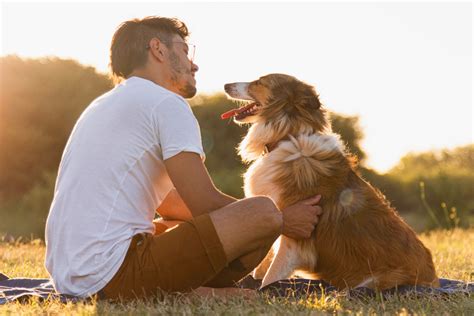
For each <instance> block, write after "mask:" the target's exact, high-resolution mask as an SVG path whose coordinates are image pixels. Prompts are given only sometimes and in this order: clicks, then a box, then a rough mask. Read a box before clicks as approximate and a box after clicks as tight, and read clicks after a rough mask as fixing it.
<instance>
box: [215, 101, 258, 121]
mask: <svg viewBox="0 0 474 316" xmlns="http://www.w3.org/2000/svg"><path fill="white" fill-rule="evenodd" d="M254 105H255V102H252V103H250V104H247V105H246V106H243V107H241V108H238V109H232V110H230V111H227V112H225V113H222V114H221V119H223V120H226V119H228V118H231V117H234V116H236V115H237V114H239V113H242V112H244V111H245V110H248V109H250V108H251V107H252V106H254Z"/></svg>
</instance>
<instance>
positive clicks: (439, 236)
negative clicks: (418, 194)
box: [0, 229, 474, 315]
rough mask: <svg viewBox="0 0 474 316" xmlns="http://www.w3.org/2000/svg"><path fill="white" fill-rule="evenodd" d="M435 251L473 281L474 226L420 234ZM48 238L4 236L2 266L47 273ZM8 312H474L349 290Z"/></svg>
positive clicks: (449, 274) (472, 302)
mask: <svg viewBox="0 0 474 316" xmlns="http://www.w3.org/2000/svg"><path fill="white" fill-rule="evenodd" d="M421 238H422V240H423V241H424V242H425V244H426V245H427V246H428V248H430V249H431V251H432V252H433V257H434V261H435V265H436V267H437V271H438V275H439V276H440V277H443V278H452V279H460V280H464V281H472V280H473V278H474V252H473V250H472V249H473V247H474V229H469V230H460V229H456V230H452V231H435V232H430V233H426V234H422V235H421ZM44 251H45V246H44V244H43V243H42V242H41V241H39V240H36V241H33V242H30V243H21V242H17V243H7V242H0V271H1V272H3V273H5V274H7V275H9V276H10V277H33V278H45V277H47V273H46V270H45V269H44V266H43V260H44ZM0 313H1V314H6V315H19V314H22V315H39V314H41V315H49V314H53V315H58V314H60V315H63V314H66V315H68V314H79V315H91V314H114V315H115V314H123V315H135V314H137V315H147V314H173V315H174V314H180V315H182V314H193V315H194V314H196V315H214V314H231V315H234V314H237V315H247V314H252V315H255V314H271V315H292V314H298V315H299V314H303V315H307V314H311V315H318V314H335V313H337V314H364V315H365V314H387V315H392V314H399V315H412V314H417V315H433V314H442V315H474V296H472V295H471V296H470V297H468V296H465V295H455V296H449V297H396V296H394V297H391V298H389V299H383V298H382V297H378V298H375V299H366V300H363V301H362V300H354V299H349V298H347V297H345V296H344V295H342V294H340V295H337V296H335V295H326V296H315V295H313V296H308V297H305V298H294V297H287V298H279V299H274V298H269V297H265V296H263V295H262V296H260V297H258V298H255V299H247V298H244V297H234V298H231V299H221V298H206V299H203V298H200V297H197V296H195V295H182V296H177V295H169V296H167V297H166V298H165V299H164V300H163V301H159V302H156V301H134V302H130V303H127V304H112V303H107V302H95V301H93V302H89V303H75V304H73V303H69V304H61V303H58V302H55V301H48V302H39V301H36V300H34V301H31V302H29V303H26V304H20V303H11V304H7V305H3V306H0Z"/></svg>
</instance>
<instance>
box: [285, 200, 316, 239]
mask: <svg viewBox="0 0 474 316" xmlns="http://www.w3.org/2000/svg"><path fill="white" fill-rule="evenodd" d="M319 200H321V195H317V196H315V197H312V198H309V199H307V200H304V201H301V202H298V203H296V204H293V205H291V206H288V207H287V208H285V209H283V210H282V211H281V212H282V214H283V228H282V234H283V235H285V236H287V237H290V238H293V239H306V238H309V237H310V236H311V233H312V232H313V230H314V227H315V226H316V224H317V222H318V215H320V214H321V213H322V209H321V207H320V206H318V205H316V204H318V202H319Z"/></svg>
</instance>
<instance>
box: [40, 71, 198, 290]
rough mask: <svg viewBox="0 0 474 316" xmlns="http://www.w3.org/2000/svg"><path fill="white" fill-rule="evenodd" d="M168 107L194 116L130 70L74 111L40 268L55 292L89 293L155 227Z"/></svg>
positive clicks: (163, 183)
mask: <svg viewBox="0 0 474 316" xmlns="http://www.w3.org/2000/svg"><path fill="white" fill-rule="evenodd" d="M173 111H177V113H176V115H174V116H175V117H176V119H179V118H180V117H181V119H182V116H184V117H185V120H186V119H188V120H190V121H192V120H193V119H194V116H193V115H192V112H191V110H190V109H189V105H187V104H186V102H185V101H184V100H183V99H182V98H180V97H178V96H177V95H175V94H174V93H171V92H170V91H168V90H166V89H163V88H161V87H159V86H158V85H156V84H154V83H153V82H151V81H148V80H145V79H141V78H138V77H132V78H130V79H128V80H127V81H125V82H124V83H122V84H121V85H118V86H117V87H116V88H114V89H113V90H111V91H109V92H108V93H106V94H104V95H103V96H101V97H99V98H98V99H96V100H95V101H94V102H93V103H92V104H91V105H90V106H89V107H88V108H87V109H86V111H84V113H83V114H82V115H81V117H80V118H79V120H78V122H77V123H76V126H75V127H74V129H73V131H72V133H71V136H70V138H69V141H68V144H67V145H66V148H65V150H64V154H63V157H62V160H61V165H60V168H59V173H58V179H57V182H56V188H55V194H54V199H53V203H52V205H51V210H50V214H49V217H48V221H47V226H46V241H47V243H48V247H47V253H46V267H47V269H48V271H49V272H50V274H51V276H52V277H53V280H54V282H55V286H56V287H57V289H58V290H59V291H61V292H63V293H70V294H75V295H79V296H86V295H88V294H93V293H95V292H96V291H98V290H99V289H101V288H102V287H103V286H104V285H105V284H106V283H107V282H108V281H109V280H110V278H111V277H112V276H113V275H114V274H115V272H116V271H117V270H118V268H119V267H120V264H121V262H122V261H123V259H124V257H125V254H126V251H127V249H128V247H129V244H130V239H131V237H132V236H133V235H135V234H138V233H140V232H153V231H154V226H153V223H152V220H153V217H154V210H155V209H156V208H157V207H158V206H159V205H160V203H161V201H162V200H163V198H164V197H165V196H166V194H167V193H168V191H169V190H170V189H171V188H172V183H171V181H170V179H169V177H168V174H167V172H166V169H165V167H164V165H163V155H166V154H168V155H169V154H170V153H169V152H163V148H162V143H163V142H166V140H165V141H163V140H162V139H163V138H166V137H167V133H168V132H167V130H166V129H165V130H163V128H164V127H166V126H167V124H169V123H170V122H169V120H168V121H167V122H162V120H164V119H167V116H168V115H171V114H172V112H173ZM170 112H171V113H170ZM163 113H165V114H163ZM162 114H163V115H162ZM168 118H169V117H168ZM171 119H172V118H171ZM194 120H195V119H194ZM181 121H182V120H181ZM181 123H183V124H186V123H187V122H181ZM175 124H178V125H179V124H180V122H175ZM187 125H188V126H189V124H187ZM185 126H186V125H185ZM196 126H197V122H195V125H194V126H190V127H189V128H195V127H196ZM174 134H175V133H174ZM197 138H199V135H198V137H197ZM198 143H199V144H198V145H200V141H199V142H198ZM168 147H169V146H168ZM168 151H169V149H168ZM196 151H198V152H202V148H197V149H196Z"/></svg>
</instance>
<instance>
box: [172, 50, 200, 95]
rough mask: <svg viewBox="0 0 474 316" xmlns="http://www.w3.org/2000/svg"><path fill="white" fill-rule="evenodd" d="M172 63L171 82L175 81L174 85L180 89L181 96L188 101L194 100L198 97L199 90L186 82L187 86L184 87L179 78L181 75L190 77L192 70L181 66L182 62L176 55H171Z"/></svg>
mask: <svg viewBox="0 0 474 316" xmlns="http://www.w3.org/2000/svg"><path fill="white" fill-rule="evenodd" d="M170 62H171V81H173V83H174V85H175V86H177V87H178V89H179V94H180V95H181V96H182V97H183V98H186V99H189V98H192V97H194V96H195V95H196V92H197V89H196V87H195V86H193V85H192V84H190V83H189V82H186V85H185V86H182V85H181V84H180V83H179V81H178V77H179V76H180V75H190V74H191V69H190V68H189V69H186V68H185V67H184V66H183V65H181V64H180V60H179V58H178V56H177V55H176V54H175V53H171V55H170Z"/></svg>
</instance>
